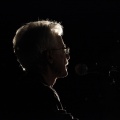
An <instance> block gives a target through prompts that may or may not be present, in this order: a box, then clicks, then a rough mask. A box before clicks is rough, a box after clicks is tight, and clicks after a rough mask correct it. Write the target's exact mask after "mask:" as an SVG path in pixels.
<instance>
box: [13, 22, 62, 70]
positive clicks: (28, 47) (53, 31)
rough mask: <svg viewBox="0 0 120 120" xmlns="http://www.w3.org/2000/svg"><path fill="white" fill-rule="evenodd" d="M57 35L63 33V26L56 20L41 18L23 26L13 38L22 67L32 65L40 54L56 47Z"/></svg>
mask: <svg viewBox="0 0 120 120" xmlns="http://www.w3.org/2000/svg"><path fill="white" fill-rule="evenodd" d="M56 35H58V36H62V35H63V26H62V25H61V23H58V22H56V21H50V20H39V21H34V22H29V23H26V24H25V25H23V26H21V27H20V28H19V29H18V30H17V31H16V34H15V36H14V38H13V49H14V53H15V54H16V56H17V59H18V62H19V63H20V64H21V66H22V68H23V69H25V68H27V67H30V66H31V65H33V64H34V63H35V62H36V60H37V59H38V57H39V56H40V54H42V53H43V52H44V51H46V50H49V49H52V48H54V47H55V46H56V45H57V41H56V40H55V36H56Z"/></svg>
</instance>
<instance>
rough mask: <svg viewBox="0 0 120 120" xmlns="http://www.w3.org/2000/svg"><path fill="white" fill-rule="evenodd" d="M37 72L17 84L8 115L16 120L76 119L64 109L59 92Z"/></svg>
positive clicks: (26, 76)
mask: <svg viewBox="0 0 120 120" xmlns="http://www.w3.org/2000/svg"><path fill="white" fill-rule="evenodd" d="M43 81H44V80H43V78H42V77H40V76H38V75H37V74H33V73H32V74H30V73H29V74H27V75H25V76H24V78H22V79H21V80H20V81H19V82H18V83H17V85H16V88H15V90H14V92H13V96H14V97H12V99H11V105H10V106H11V107H9V108H10V110H8V117H9V118H11V119H14V120H22V119H25V120H73V119H74V120H75V118H73V116H72V115H71V114H70V113H67V112H66V110H64V109H63V107H62V104H61V102H60V99H59V96H58V94H57V92H56V91H55V90H54V89H53V88H51V87H49V86H47V84H46V83H44V82H43Z"/></svg>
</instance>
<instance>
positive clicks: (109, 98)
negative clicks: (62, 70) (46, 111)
mask: <svg viewBox="0 0 120 120" xmlns="http://www.w3.org/2000/svg"><path fill="white" fill-rule="evenodd" d="M38 19H40V20H41V19H50V20H56V21H59V22H62V24H63V26H64V35H63V39H64V41H65V43H66V44H67V45H68V46H69V47H70V48H71V54H70V55H71V59H70V63H69V67H68V71H69V75H68V77H66V78H65V79H61V80H58V81H57V83H56V85H55V86H54V87H55V88H56V90H57V91H58V93H59V95H60V97H61V101H62V103H63V105H64V106H65V108H66V109H67V110H68V111H69V112H71V113H72V114H73V115H74V116H76V117H78V118H79V119H80V120H88V119H90V120H96V119H97V120H108V119H109V120H110V119H111V120H117V119H119V111H120V98H119V96H120V95H119V94H120V81H119V80H120V2H119V1H115V0H114V1H107V0H104V1H100V0H98V1H91V0H82V1H81V0H49V1H46V0H34V1H12V2H11V1H1V2H0V41H1V42H0V54H1V57H0V63H1V88H2V89H1V91H2V94H4V95H5V94H6V91H8V90H9V89H10V88H11V86H12V85H14V82H15V81H16V80H17V78H19V75H21V74H22V70H21V68H20V66H19V64H18V63H17V61H16V58H15V56H14V54H13V49H12V39H13V37H14V35H15V32H16V30H17V29H18V28H19V27H20V26H21V25H23V24H24V23H26V22H30V21H35V20H38ZM79 66H80V67H79ZM86 68H87V69H86Z"/></svg>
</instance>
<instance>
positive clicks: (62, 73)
mask: <svg viewBox="0 0 120 120" xmlns="http://www.w3.org/2000/svg"><path fill="white" fill-rule="evenodd" d="M56 39H57V41H58V45H57V46H56V48H55V49H53V64H52V65H53V66H52V68H53V71H54V73H55V74H56V77H57V78H62V77H66V76H67V75H68V71H67V65H68V60H69V59H70V55H69V53H68V52H69V51H68V49H66V45H65V44H64V42H63V40H62V37H61V36H57V37H56Z"/></svg>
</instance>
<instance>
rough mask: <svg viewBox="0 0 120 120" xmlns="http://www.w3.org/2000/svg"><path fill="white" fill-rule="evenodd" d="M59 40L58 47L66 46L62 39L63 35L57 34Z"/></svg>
mask: <svg viewBox="0 0 120 120" xmlns="http://www.w3.org/2000/svg"><path fill="white" fill-rule="evenodd" d="M57 41H58V47H66V45H65V43H64V41H63V39H62V36H57Z"/></svg>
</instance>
